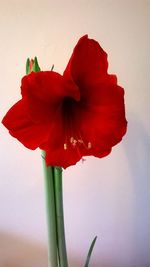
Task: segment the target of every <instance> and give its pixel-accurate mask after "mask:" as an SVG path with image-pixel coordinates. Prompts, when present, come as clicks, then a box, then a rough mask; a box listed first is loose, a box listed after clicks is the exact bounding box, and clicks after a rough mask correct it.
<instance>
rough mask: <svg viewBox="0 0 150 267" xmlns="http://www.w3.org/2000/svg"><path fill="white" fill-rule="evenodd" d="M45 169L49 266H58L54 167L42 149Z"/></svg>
mask: <svg viewBox="0 0 150 267" xmlns="http://www.w3.org/2000/svg"><path fill="white" fill-rule="evenodd" d="M42 158H43V169H44V177H45V199H46V210H47V229H48V266H49V267H58V255H57V230H56V229H57V228H56V227H57V222H56V212H55V192H54V177H53V167H51V166H48V167H47V166H46V163H45V152H44V151H42Z"/></svg>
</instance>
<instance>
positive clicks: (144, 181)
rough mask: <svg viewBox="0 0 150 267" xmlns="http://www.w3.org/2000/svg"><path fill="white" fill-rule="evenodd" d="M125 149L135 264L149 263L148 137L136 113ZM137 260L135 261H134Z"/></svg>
mask: <svg viewBox="0 0 150 267" xmlns="http://www.w3.org/2000/svg"><path fill="white" fill-rule="evenodd" d="M128 121H129V125H128V126H129V127H128V133H127V134H128V137H127V138H126V143H125V149H126V154H127V158H128V164H129V170H130V173H131V177H132V183H133V239H134V244H135V247H134V250H135V266H145V267H146V266H150V254H149V247H150V227H149V225H150V212H149V201H150V159H149V152H150V136H149V134H148V132H147V131H146V129H145V127H144V125H143V124H142V122H141V121H140V120H139V119H138V118H137V116H136V115H135V114H129V118H128ZM136 261H137V262H136Z"/></svg>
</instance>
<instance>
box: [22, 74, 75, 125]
mask: <svg viewBox="0 0 150 267" xmlns="http://www.w3.org/2000/svg"><path fill="white" fill-rule="evenodd" d="M21 91H22V96H23V98H24V99H25V101H26V104H27V105H28V109H29V113H30V116H31V118H32V120H34V122H48V121H51V120H53V119H54V117H55V113H56V112H57V111H58V109H59V108H60V106H61V102H62V99H63V98H64V97H65V96H67V97H72V98H74V99H75V100H79V99H80V91H79V89H78V87H77V86H76V85H75V84H74V83H73V81H69V80H66V79H65V78H63V77H62V76H61V75H60V74H58V73H56V72H53V71H41V72H32V73H31V74H29V75H27V76H25V77H23V79H22V85H21Z"/></svg>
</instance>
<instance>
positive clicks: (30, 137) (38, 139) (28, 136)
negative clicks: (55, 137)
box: [2, 100, 49, 149]
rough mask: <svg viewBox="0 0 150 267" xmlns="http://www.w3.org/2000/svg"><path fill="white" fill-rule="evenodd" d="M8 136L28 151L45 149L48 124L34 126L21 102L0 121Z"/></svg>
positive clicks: (23, 103)
mask: <svg viewBox="0 0 150 267" xmlns="http://www.w3.org/2000/svg"><path fill="white" fill-rule="evenodd" d="M2 123H3V124H4V126H5V127H6V128H7V129H8V130H9V132H10V134H11V135H12V136H14V137H15V138H17V139H18V140H19V141H20V142H21V143H22V144H23V145H24V146H26V147H27V148H30V149H36V148H37V147H43V148H44V147H45V142H47V139H48V136H49V135H48V134H49V124H46V123H45V124H41V123H40V124H35V123H33V122H32V121H31V119H30V117H29V114H28V112H27V109H26V104H25V102H24V101H23V100H20V101H18V102H17V103H16V104H15V105H14V106H13V107H12V108H11V109H10V110H9V111H8V112H7V114H6V115H5V117H4V118H3V120H2Z"/></svg>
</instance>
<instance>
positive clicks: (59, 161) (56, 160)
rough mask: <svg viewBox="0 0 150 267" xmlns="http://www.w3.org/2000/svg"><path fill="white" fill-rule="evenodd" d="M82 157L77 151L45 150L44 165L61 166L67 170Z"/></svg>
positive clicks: (62, 149)
mask: <svg viewBox="0 0 150 267" xmlns="http://www.w3.org/2000/svg"><path fill="white" fill-rule="evenodd" d="M81 157H82V155H81V154H80V153H79V152H78V150H77V149H73V148H72V149H67V150H64V148H63V147H62V148H59V149H54V150H51V149H49V150H46V163H47V165H48V166H61V167H63V168H67V167H69V166H71V165H75V164H76V163H77V162H78V161H79V160H80V159H81Z"/></svg>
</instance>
